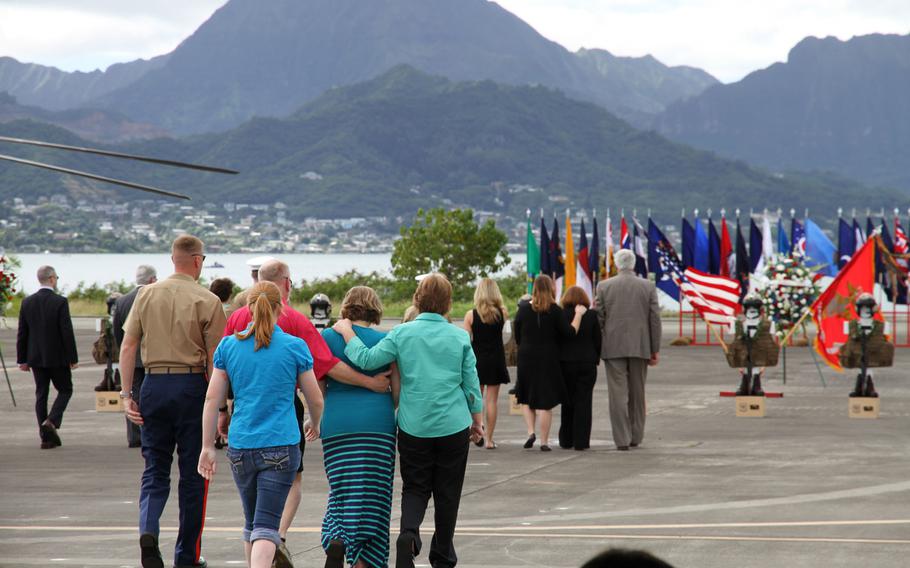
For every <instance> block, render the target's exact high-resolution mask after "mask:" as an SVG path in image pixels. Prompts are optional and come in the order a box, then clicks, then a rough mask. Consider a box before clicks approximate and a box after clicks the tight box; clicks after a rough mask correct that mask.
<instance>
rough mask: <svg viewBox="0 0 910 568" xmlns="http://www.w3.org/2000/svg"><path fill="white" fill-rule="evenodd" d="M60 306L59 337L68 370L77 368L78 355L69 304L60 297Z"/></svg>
mask: <svg viewBox="0 0 910 568" xmlns="http://www.w3.org/2000/svg"><path fill="white" fill-rule="evenodd" d="M61 299H62V300H63V303H62V304H61V306H60V335H61V337H62V338H63V349H64V350H65V351H66V360H67V362H68V363H69V366H70V369H75V368H76V367H78V366H79V354H78V353H77V352H76V334H75V333H74V332H73V318H72V317H70V303H69V301H68V300H67V299H66V298H63V297H61Z"/></svg>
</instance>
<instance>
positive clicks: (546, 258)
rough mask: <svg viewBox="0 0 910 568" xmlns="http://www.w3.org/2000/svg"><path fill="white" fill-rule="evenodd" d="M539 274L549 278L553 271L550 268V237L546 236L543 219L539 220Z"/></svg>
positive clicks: (545, 225)
mask: <svg viewBox="0 0 910 568" xmlns="http://www.w3.org/2000/svg"><path fill="white" fill-rule="evenodd" d="M540 273H541V274H546V275H547V276H550V275H551V274H552V273H553V269H552V268H550V236H549V235H548V234H547V224H546V223H545V222H544V220H543V217H541V218H540Z"/></svg>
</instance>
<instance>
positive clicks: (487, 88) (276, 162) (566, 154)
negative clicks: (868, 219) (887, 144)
mask: <svg viewBox="0 0 910 568" xmlns="http://www.w3.org/2000/svg"><path fill="white" fill-rule="evenodd" d="M0 128H14V129H18V131H19V134H18V135H24V133H23V132H22V131H25V130H28V129H29V128H38V126H37V125H35V124H34V123H25V122H20V123H11V124H10V125H6V126H4V127H0ZM39 134H40V132H39ZM43 134H45V135H51V134H52V132H51V131H47V130H45V131H44V132H43ZM57 134H59V135H63V134H62V133H59V132H58V133H57ZM124 148H125V149H127V150H128V151H135V152H141V153H146V154H154V155H160V156H163V157H172V158H176V159H183V160H191V161H197V162H204V163H209V164H213V165H221V166H227V167H232V168H236V169H239V170H240V171H241V172H242V174H241V175H239V176H231V177H226V176H216V175H213V174H198V173H185V172H181V171H171V170H166V169H164V168H153V167H150V166H139V165H136V164H133V163H127V162H118V163H111V162H110V161H109V160H106V161H103V160H101V159H97V158H95V159H92V160H90V163H91V165H92V167H94V168H99V167H104V168H107V169H106V170H105V171H109V172H114V173H118V174H120V175H124V176H132V177H135V179H136V180H137V181H145V182H149V183H158V184H160V185H162V186H164V187H166V188H170V189H174V190H178V191H185V192H188V193H190V194H191V195H193V196H194V197H195V198H197V199H199V200H202V201H214V202H218V201H234V202H250V203H255V202H273V201H276V200H280V201H283V202H285V203H287V204H288V205H289V206H290V207H291V208H292V209H293V210H294V211H295V212H297V213H299V214H308V215H314V216H353V215H356V216H361V215H399V214H400V215H410V214H412V213H413V211H414V210H415V209H416V208H417V207H428V206H435V205H468V206H471V207H474V208H477V209H486V210H491V211H500V212H506V213H509V214H512V215H518V216H520V215H522V214H523V211H524V210H525V208H528V207H530V208H533V209H535V210H536V209H537V208H539V207H544V208H546V209H548V210H552V209H553V208H560V209H562V208H564V207H567V206H574V207H597V208H599V209H603V208H606V207H612V208H613V209H614V211H615V210H618V209H619V208H621V207H625V208H626V209H631V208H633V207H637V208H638V209H639V211H641V212H643V211H644V210H645V209H648V208H651V209H653V210H654V212H655V214H656V215H659V216H665V217H666V216H672V217H675V216H676V215H678V213H679V208H680V207H688V208H692V207H701V208H706V207H709V206H710V207H714V208H715V209H716V210H719V209H720V208H721V207H724V206H726V207H727V208H728V209H732V208H734V207H741V208H743V209H748V208H750V207H755V208H763V207H775V208H776V207H784V208H789V207H796V208H799V209H802V208H803V207H812V208H819V207H821V206H822V204H825V206H828V207H830V208H832V212H831V214H833V208H834V207H836V206H838V205H840V206H843V207H863V208H864V207H867V206H873V207H878V206H889V207H890V206H894V205H897V206H904V205H905V204H906V203H908V202H910V200H908V199H907V198H905V197H902V196H900V195H898V194H896V193H895V192H893V191H883V192H880V193H876V194H874V195H875V197H873V198H872V199H871V202H870V198H869V193H868V192H866V191H865V189H864V188H862V187H861V186H859V185H858V184H856V183H854V182H850V181H847V180H842V179H832V178H827V179H826V178H821V177H818V176H811V175H806V174H800V175H789V174H788V175H781V174H777V175H771V174H769V173H765V172H762V171H759V170H756V169H753V168H751V167H749V166H747V165H746V164H744V163H742V162H734V161H730V160H725V159H721V158H718V157H716V156H714V155H712V154H710V153H708V152H703V151H699V150H694V149H692V148H689V147H686V146H683V145H680V144H676V143H673V142H669V141H668V140H666V139H664V138H662V137H661V136H660V135H658V134H656V133H654V132H642V131H639V130H635V129H634V128H632V127H631V126H629V125H628V124H627V123H625V122H623V121H621V120H620V119H618V118H616V117H615V116H613V115H611V114H610V113H608V112H607V111H605V110H603V109H602V108H600V107H598V106H596V105H594V104H590V103H582V102H578V101H575V100H572V99H569V98H567V97H566V96H564V95H563V94H561V93H559V92H557V91H554V90H550V89H547V88H543V87H513V86H504V85H499V84H496V83H493V82H490V81H482V82H462V83H455V82H450V81H448V80H446V79H443V78H440V77H433V76H429V75H426V74H423V73H420V72H418V71H416V70H414V69H413V68H410V67H405V66H401V67H396V68H395V69H393V70H391V71H390V72H388V73H386V74H385V75H383V76H381V77H379V78H377V79H374V80H372V81H368V82H366V83H361V84H358V85H354V86H351V87H344V88H339V89H334V90H332V91H329V92H328V93H326V94H325V95H323V96H322V97H320V98H319V99H317V100H316V101H314V102H312V103H310V104H308V105H306V106H304V107H302V108H301V109H300V110H299V111H298V112H297V113H295V114H294V115H292V116H291V117H289V118H287V119H283V120H278V119H254V120H252V121H249V122H247V123H245V124H243V125H242V126H240V127H238V128H236V129H234V130H231V131H229V132H226V133H223V134H218V135H204V136H197V137H191V138H185V139H181V140H171V139H158V140H152V141H147V142H142V143H135V144H130V145H128V146H125V147H124ZM17 150H18V153H19V154H20V155H22V154H29V153H30V152H32V151H31V150H29V149H21V150H19V149H17ZM45 157H46V156H45ZM62 159H64V160H65V161H66V162H68V163H72V164H81V165H86V164H87V163H88V162H89V161H87V160H86V158H83V157H80V156H70V155H66V156H64V157H62ZM13 168H14V167H11V166H9V165H2V164H0V189H2V191H4V192H5V195H7V196H8V195H10V194H11V193H12V192H13V191H18V192H20V193H22V192H26V191H27V192H28V193H29V194H34V193H35V192H36V191H42V192H43V191H45V190H46V184H41V185H39V184H36V185H35V186H34V187H33V186H32V185H30V183H29V179H30V178H32V177H34V176H42V179H44V177H43V176H45V175H46V174H43V173H34V172H31V171H28V172H26V171H24V170H25V169H24V168H21V167H15V168H16V169H15V170H14V169H13ZM47 175H52V174H47ZM10 176H14V177H15V178H16V179H17V180H18V183H19V185H18V190H14V189H13V188H15V187H17V186H16V185H14V184H11V183H9V182H8V180H9V179H10ZM120 195H123V193H120ZM131 195H134V194H131ZM819 214H820V215H821V214H823V213H822V212H821V211H820V212H819Z"/></svg>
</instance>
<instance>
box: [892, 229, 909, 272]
mask: <svg viewBox="0 0 910 568" xmlns="http://www.w3.org/2000/svg"><path fill="white" fill-rule="evenodd" d="M908 252H910V244H908V243H907V234H906V233H904V228H903V227H901V218H900V217H898V216H895V217H894V254H907V253H908ZM897 264H898V266H900V267H901V270H903V271H904V273H905V274H906V273H907V271H908V263H907V259H906V258H899V259H897Z"/></svg>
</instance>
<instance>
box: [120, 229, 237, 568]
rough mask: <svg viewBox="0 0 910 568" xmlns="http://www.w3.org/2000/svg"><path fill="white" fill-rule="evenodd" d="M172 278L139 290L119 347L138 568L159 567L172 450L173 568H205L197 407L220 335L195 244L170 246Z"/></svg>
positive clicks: (186, 240)
mask: <svg viewBox="0 0 910 568" xmlns="http://www.w3.org/2000/svg"><path fill="white" fill-rule="evenodd" d="M171 260H172V261H173V263H174V274H172V275H171V276H170V277H168V278H167V279H165V280H161V281H159V282H157V283H155V284H152V285H149V286H145V287H143V288H142V290H141V291H140V292H139V294H138V296H137V297H136V301H135V303H134V304H133V309H132V310H131V311H130V315H129V318H127V320H126V323H125V324H124V326H123V331H124V339H123V344H122V346H121V348H120V365H121V369H122V373H123V374H122V383H123V390H122V391H121V392H120V397H121V398H123V399H124V408H125V410H126V414H127V418H129V419H130V420H131V421H132V422H133V423H135V424H139V425H141V426H142V456H143V457H144V458H145V472H144V473H143V474H142V486H141V489H140V498H139V533H140V537H139V546H140V550H141V558H142V566H143V568H163V566H164V562H163V560H162V557H161V553H160V551H159V550H158V532H159V519H160V517H161V513H162V511H163V510H164V506H165V504H166V503H167V497H168V493H169V491H170V484H171V483H170V471H171V463H172V462H173V459H174V449H175V447H176V450H177V463H178V466H179V468H180V485H179V494H178V495H179V500H180V529H179V532H178V533H177V544H176V547H175V550H174V565H175V566H177V567H185V566H206V565H207V564H206V562H205V560H203V558H202V557H201V556H200V550H201V547H202V526H203V521H204V515H205V499H206V493H207V491H208V484H207V482H206V481H205V480H204V479H203V478H202V476H201V475H199V473H198V472H197V471H196V465H197V460H198V458H199V452H200V451H201V449H202V408H203V406H204V403H205V392H206V389H207V381H206V377H207V376H208V375H209V374H210V373H211V370H212V354H213V353H214V351H215V348H216V347H217V346H218V342H219V341H221V336H222V335H223V333H224V326H225V318H224V310H223V309H222V306H221V301H220V300H219V299H218V297H217V296H215V295H214V294H212V293H211V292H209V291H208V290H206V289H205V288H203V287H202V286H200V285H199V284H198V283H197V282H196V281H197V280H198V279H199V275H200V274H201V272H202V265H203V262H204V261H205V254H203V244H202V241H200V240H199V239H197V238H196V237H193V236H190V235H182V236H180V237H178V238H177V239H176V240H175V241H174V243H173V245H172V247H171ZM140 346H141V354H142V361H143V363H144V364H145V379H144V381H143V383H142V389H141V391H140V394H139V400H138V401H137V400H134V399H133V398H132V396H131V394H130V392H131V387H132V384H133V369H134V364H133V361H134V360H135V358H136V351H137V348H139V347H140Z"/></svg>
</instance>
